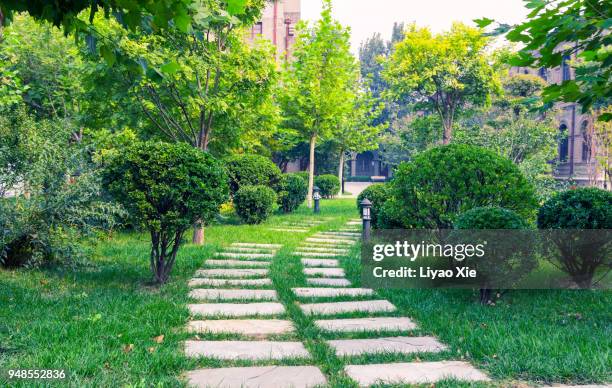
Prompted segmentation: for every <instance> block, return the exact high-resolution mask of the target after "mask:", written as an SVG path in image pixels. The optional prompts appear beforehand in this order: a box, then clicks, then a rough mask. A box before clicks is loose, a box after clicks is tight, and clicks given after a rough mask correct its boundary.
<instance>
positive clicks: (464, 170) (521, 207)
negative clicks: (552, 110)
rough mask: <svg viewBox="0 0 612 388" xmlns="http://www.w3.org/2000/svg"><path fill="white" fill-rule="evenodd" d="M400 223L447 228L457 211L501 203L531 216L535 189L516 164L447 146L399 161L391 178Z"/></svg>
mask: <svg viewBox="0 0 612 388" xmlns="http://www.w3.org/2000/svg"><path fill="white" fill-rule="evenodd" d="M391 195H392V196H393V197H394V198H395V200H396V201H397V205H398V206H401V207H402V213H403V215H402V217H403V219H402V223H403V226H404V227H416V228H428V229H450V228H452V226H453V222H454V221H455V219H456V217H457V215H459V214H461V213H463V212H465V211H467V210H470V209H473V208H475V207H482V206H499V207H504V208H506V209H509V210H513V211H515V212H517V213H518V214H519V215H521V216H523V217H524V218H526V219H530V218H532V217H533V216H534V213H535V209H536V207H537V200H536V197H535V194H534V190H533V187H532V186H531V185H530V184H529V182H528V181H527V180H526V179H525V177H524V176H523V174H522V173H521V172H520V171H519V169H518V168H517V166H516V165H514V164H513V163H512V162H511V161H510V160H508V159H505V158H503V157H500V156H498V155H497V154H495V153H494V152H492V151H489V150H486V149H484V148H481V147H476V146H470V145H464V144H451V145H446V146H439V147H435V148H432V149H430V150H428V151H425V152H423V153H421V154H419V155H417V156H416V157H415V158H414V159H413V160H412V161H411V162H407V163H402V164H400V166H399V167H398V169H397V172H396V174H395V178H394V180H393V181H392V182H391Z"/></svg>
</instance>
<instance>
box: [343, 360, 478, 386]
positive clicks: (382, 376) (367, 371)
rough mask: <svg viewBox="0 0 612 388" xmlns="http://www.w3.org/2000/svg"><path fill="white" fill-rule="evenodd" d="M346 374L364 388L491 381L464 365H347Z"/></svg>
mask: <svg viewBox="0 0 612 388" xmlns="http://www.w3.org/2000/svg"><path fill="white" fill-rule="evenodd" d="M344 371H345V372H346V374H347V375H348V376H349V377H350V378H352V379H353V380H355V381H357V383H359V385H360V386H361V387H369V386H370V385H373V384H377V383H387V384H392V383H395V384H397V383H403V384H426V383H435V382H437V381H439V380H444V379H447V378H454V379H457V380H462V381H489V378H488V377H487V375H485V374H484V373H482V372H481V371H479V370H478V369H476V368H474V367H473V366H471V365H470V364H469V363H467V362H463V361H438V362H409V363H389V364H370V365H347V366H346V367H345V368H344Z"/></svg>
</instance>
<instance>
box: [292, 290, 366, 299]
mask: <svg viewBox="0 0 612 388" xmlns="http://www.w3.org/2000/svg"><path fill="white" fill-rule="evenodd" d="M291 290H292V291H293V293H294V294H295V296H297V297H300V298H335V297H339V296H369V295H373V294H374V290H371V289H369V288H322V287H318V288H292V289H291Z"/></svg>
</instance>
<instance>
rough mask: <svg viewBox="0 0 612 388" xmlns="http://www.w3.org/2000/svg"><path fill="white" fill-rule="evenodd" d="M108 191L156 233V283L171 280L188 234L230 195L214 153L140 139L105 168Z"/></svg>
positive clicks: (152, 259) (152, 264) (153, 268)
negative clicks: (184, 237)
mask: <svg viewBox="0 0 612 388" xmlns="http://www.w3.org/2000/svg"><path fill="white" fill-rule="evenodd" d="M104 184H105V187H106V188H107V190H108V191H109V192H110V193H111V194H112V195H113V196H114V197H115V199H116V200H117V201H118V202H120V203H122V204H123V206H124V207H125V208H126V209H128V211H129V212H130V213H131V214H132V216H133V218H134V219H135V220H137V221H138V222H140V224H141V225H142V226H143V227H144V228H146V229H147V230H148V231H149V234H150V236H151V254H150V267H151V271H152V272H153V275H154V278H155V281H156V282H158V283H160V284H163V283H166V282H167V281H168V278H169V276H170V272H171V271H172V267H173V266H174V262H175V260H176V254H177V252H178V250H179V248H180V246H181V243H182V239H183V235H184V233H185V232H186V231H187V229H189V228H190V227H191V226H192V225H193V224H194V223H196V222H202V223H204V224H206V223H207V222H209V221H211V220H213V219H214V217H215V215H216V214H218V212H219V208H220V206H221V204H223V203H224V202H225V201H226V200H227V199H228V195H227V194H228V188H227V176H226V175H225V172H224V170H223V168H222V167H221V165H220V163H219V162H218V161H217V160H216V159H215V158H213V157H212V156H211V155H210V154H209V153H205V152H202V151H200V150H198V149H196V148H194V147H192V146H189V145H187V144H183V143H177V144H170V143H163V142H143V143H136V144H135V145H133V146H131V147H130V148H128V149H126V150H124V151H123V152H121V153H118V154H116V155H114V157H111V158H110V160H109V161H108V163H107V164H106V166H105V170H104Z"/></svg>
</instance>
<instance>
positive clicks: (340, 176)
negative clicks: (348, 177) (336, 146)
mask: <svg viewBox="0 0 612 388" xmlns="http://www.w3.org/2000/svg"><path fill="white" fill-rule="evenodd" d="M342 179H344V149H342V148H341V149H340V163H339V164H338V180H339V181H340V193H339V194H338V195H339V196H342V194H343V193H342V188H343V187H344V185H342Z"/></svg>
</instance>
